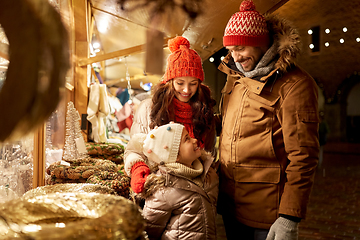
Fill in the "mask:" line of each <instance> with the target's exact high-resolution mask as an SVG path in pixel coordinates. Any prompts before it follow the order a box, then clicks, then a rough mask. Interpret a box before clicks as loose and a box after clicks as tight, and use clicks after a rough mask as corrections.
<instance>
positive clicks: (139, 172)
mask: <svg viewBox="0 0 360 240" xmlns="http://www.w3.org/2000/svg"><path fill="white" fill-rule="evenodd" d="M149 174H150V168H149V167H148V166H147V165H146V164H145V163H144V162H137V163H135V164H134V166H132V168H131V181H130V185H131V188H132V190H133V191H134V192H135V193H141V192H142V191H143V190H144V183H145V180H146V177H147V176H148V175H149Z"/></svg>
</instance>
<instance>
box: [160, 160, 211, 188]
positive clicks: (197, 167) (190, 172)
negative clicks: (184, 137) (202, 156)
mask: <svg viewBox="0 0 360 240" xmlns="http://www.w3.org/2000/svg"><path fill="white" fill-rule="evenodd" d="M165 166H166V167H168V168H170V169H171V170H173V171H174V173H176V174H178V175H181V176H184V177H186V178H187V179H190V180H192V181H194V182H195V183H196V184H197V185H198V186H200V187H203V182H202V181H201V174H202V173H203V171H204V167H203V165H202V164H201V162H200V161H199V160H198V159H197V160H195V161H194V162H193V164H192V168H189V167H187V166H185V165H184V164H181V163H176V162H175V163H166V164H165Z"/></svg>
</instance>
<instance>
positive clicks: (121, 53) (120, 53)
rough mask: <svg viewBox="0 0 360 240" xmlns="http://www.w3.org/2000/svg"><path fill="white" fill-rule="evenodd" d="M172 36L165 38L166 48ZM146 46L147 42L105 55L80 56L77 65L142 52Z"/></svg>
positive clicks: (80, 65)
mask: <svg viewBox="0 0 360 240" xmlns="http://www.w3.org/2000/svg"><path fill="white" fill-rule="evenodd" d="M171 38H172V37H171ZM171 38H165V39H164V48H165V47H167V42H168V40H169V39H171ZM145 46H146V44H142V45H137V46H134V47H130V48H126V49H122V50H119V51H115V52H111V53H106V54H103V55H98V56H95V57H90V58H80V59H79V60H78V63H77V65H78V66H79V67H83V66H86V65H88V64H92V63H96V62H101V61H105V60H108V59H113V58H118V57H124V56H128V55H132V54H137V53H141V52H144V51H145Z"/></svg>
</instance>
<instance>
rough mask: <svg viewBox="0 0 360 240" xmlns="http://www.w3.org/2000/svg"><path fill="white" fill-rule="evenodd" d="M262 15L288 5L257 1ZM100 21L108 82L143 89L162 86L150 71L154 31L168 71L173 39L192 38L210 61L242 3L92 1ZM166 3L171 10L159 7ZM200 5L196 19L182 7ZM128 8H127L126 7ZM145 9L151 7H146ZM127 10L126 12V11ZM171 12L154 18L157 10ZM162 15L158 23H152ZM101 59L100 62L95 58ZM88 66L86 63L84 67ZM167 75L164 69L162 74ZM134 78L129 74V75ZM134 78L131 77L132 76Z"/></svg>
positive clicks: (282, 0)
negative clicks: (148, 85)
mask: <svg viewBox="0 0 360 240" xmlns="http://www.w3.org/2000/svg"><path fill="white" fill-rule="evenodd" d="M253 1H254V3H255V5H256V7H257V10H258V11H259V12H261V13H266V12H273V11H275V10H276V9H277V8H279V7H280V6H282V5H283V4H284V3H286V2H287V1H288V0H253ZM90 2H91V10H92V14H93V17H94V26H95V29H94V34H93V36H94V38H93V42H95V41H98V42H99V43H100V49H101V51H100V52H99V53H98V56H97V57H99V55H104V56H103V58H104V59H106V60H105V64H104V65H103V66H102V67H103V68H104V81H105V83H107V84H108V85H110V86H115V87H126V86H127V84H128V81H127V80H129V79H130V83H131V85H132V86H133V87H134V88H139V87H140V85H141V84H142V83H146V82H152V83H157V82H158V81H159V80H160V78H161V74H160V75H159V74H152V73H151V72H148V71H147V69H146V66H145V65H146V64H145V62H146V61H145V59H146V54H145V52H144V51H145V48H144V47H145V46H146V45H145V44H146V40H147V37H146V34H147V31H148V30H149V29H156V30H159V31H161V32H163V34H164V35H163V38H164V39H165V40H164V41H163V43H164V52H163V53H164V54H163V57H161V53H160V54H154V55H155V56H150V58H151V59H153V60H154V61H160V62H161V61H162V62H163V65H162V66H163V68H164V66H165V64H166V58H167V56H168V54H169V53H170V51H169V50H168V48H167V47H166V43H167V40H166V39H167V38H172V37H175V36H180V35H181V36H184V37H186V38H187V39H188V40H189V41H190V44H191V48H193V49H195V50H196V51H197V52H198V53H199V55H200V56H201V58H202V60H203V61H204V60H206V59H207V58H209V57H210V56H211V55H213V54H214V53H215V52H217V51H218V50H220V49H221V48H222V47H223V46H222V36H223V32H224V28H225V26H226V24H227V21H228V20H229V18H230V16H231V15H232V14H234V13H235V12H237V11H239V6H240V3H241V1H239V0H236V1H235V0H226V1H223V0H197V1H194V0H183V1H176V0H167V1H154V0H152V1H151V0H138V1H136V0H132V1H130V0H91V1H90ZM161 2H166V3H167V5H166V6H160V5H159V3H161ZM186 2H189V3H191V2H193V3H194V2H196V5H194V8H193V9H194V10H195V11H198V10H200V13H199V14H198V16H197V17H196V18H195V20H194V21H191V20H190V17H189V15H188V14H187V12H185V11H184V10H183V9H182V8H181V6H180V4H181V3H186ZM121 3H123V6H121V5H120V4H121ZM144 4H147V5H146V6H145V5H144ZM122 7H123V8H122ZM156 7H157V9H159V8H160V9H161V7H163V8H162V9H163V10H165V11H164V12H163V13H161V14H159V13H158V12H156V13H157V14H154V12H155V11H154V9H156ZM155 15H156V16H157V19H156V20H157V22H156V23H155V24H151V22H152V20H153V19H154V18H153V17H152V16H155ZM93 60H95V58H94V59H93ZM84 64H85V63H84ZM162 70H164V69H162ZM127 73H128V75H127ZM127 76H128V77H127Z"/></svg>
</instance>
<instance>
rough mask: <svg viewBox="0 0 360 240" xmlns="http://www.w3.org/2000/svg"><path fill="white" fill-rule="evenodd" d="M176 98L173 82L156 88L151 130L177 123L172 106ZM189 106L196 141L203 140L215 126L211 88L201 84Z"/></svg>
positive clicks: (151, 115) (153, 99)
mask: <svg viewBox="0 0 360 240" xmlns="http://www.w3.org/2000/svg"><path fill="white" fill-rule="evenodd" d="M174 97H175V89H174V86H173V80H170V81H168V82H166V83H160V84H158V85H156V86H155V89H154V94H153V97H152V108H151V112H150V119H151V123H150V128H154V127H155V126H162V125H164V124H167V123H169V122H170V121H175V114H174V107H173V106H172V104H173V103H172V100H173V98H174ZM189 104H190V106H191V109H192V112H193V125H194V128H193V129H194V130H193V131H194V136H195V138H196V139H198V140H201V139H202V137H203V136H204V134H205V133H206V132H207V130H208V129H210V127H211V126H212V124H213V121H214V110H213V108H214V106H215V105H216V101H215V100H214V99H213V98H212V97H211V91H210V88H209V87H208V86H206V85H204V84H201V83H199V87H198V90H197V91H196V93H195V94H194V96H192V97H191V99H190V101H189ZM170 106H171V107H170Z"/></svg>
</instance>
